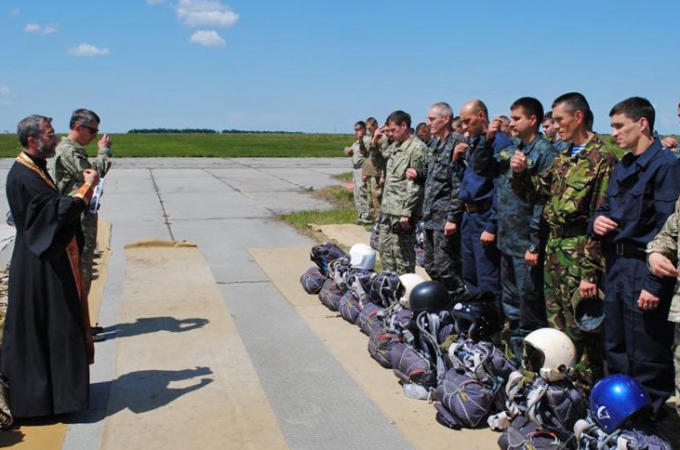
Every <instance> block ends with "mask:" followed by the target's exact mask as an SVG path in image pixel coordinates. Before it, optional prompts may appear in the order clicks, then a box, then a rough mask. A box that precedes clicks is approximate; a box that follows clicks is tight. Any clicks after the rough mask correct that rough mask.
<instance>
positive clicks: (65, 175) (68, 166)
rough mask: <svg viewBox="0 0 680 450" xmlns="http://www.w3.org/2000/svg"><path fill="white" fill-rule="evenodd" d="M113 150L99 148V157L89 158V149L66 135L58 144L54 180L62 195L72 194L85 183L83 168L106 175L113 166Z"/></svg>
mask: <svg viewBox="0 0 680 450" xmlns="http://www.w3.org/2000/svg"><path fill="white" fill-rule="evenodd" d="M110 158H111V150H110V149H109V148H107V147H103V148H100V149H99V153H98V154H97V158H95V159H94V160H93V161H92V162H90V160H88V159H87V151H86V150H85V148H84V147H83V146H82V145H80V144H79V143H77V142H75V141H72V140H71V139H69V138H68V137H64V138H63V139H62V140H61V141H60V142H59V145H57V151H56V156H55V158H54V171H53V173H54V181H55V182H56V184H57V188H59V192H61V193H62V195H71V194H73V193H75V192H77V191H78V189H80V186H82V184H83V183H84V181H85V180H84V178H83V170H85V169H95V170H96V171H97V172H98V173H99V176H100V177H102V178H103V177H105V176H106V174H107V172H108V171H109V169H110V168H111V159H110Z"/></svg>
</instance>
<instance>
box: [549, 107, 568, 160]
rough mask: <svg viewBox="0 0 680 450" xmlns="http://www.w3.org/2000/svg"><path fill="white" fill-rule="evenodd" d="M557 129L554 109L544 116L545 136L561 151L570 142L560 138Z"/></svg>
mask: <svg viewBox="0 0 680 450" xmlns="http://www.w3.org/2000/svg"><path fill="white" fill-rule="evenodd" d="M557 129H558V128H557V126H556V125H555V121H554V120H553V115H552V111H548V112H547V113H545V116H544V117H543V136H544V137H545V138H546V140H547V141H548V142H550V143H551V144H552V145H553V147H555V150H557V151H558V152H560V153H561V152H563V151H564V150H566V149H567V148H568V147H569V142H567V141H562V140H560V136H559V135H558V134H557Z"/></svg>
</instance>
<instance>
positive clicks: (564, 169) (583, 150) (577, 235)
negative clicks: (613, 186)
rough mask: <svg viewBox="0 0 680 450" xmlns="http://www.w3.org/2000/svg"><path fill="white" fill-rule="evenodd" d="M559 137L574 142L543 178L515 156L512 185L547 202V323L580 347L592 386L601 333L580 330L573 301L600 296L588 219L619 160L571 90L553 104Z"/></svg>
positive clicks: (583, 371) (584, 376)
mask: <svg viewBox="0 0 680 450" xmlns="http://www.w3.org/2000/svg"><path fill="white" fill-rule="evenodd" d="M552 108H553V118H554V119H555V123H556V125H557V126H558V134H559V136H560V139H562V140H565V141H570V142H571V144H570V146H569V148H568V149H567V150H565V151H564V152H562V153H560V154H558V155H557V157H556V158H555V160H554V161H553V164H552V166H551V168H550V169H549V170H548V171H547V172H544V173H543V174H539V175H531V173H530V171H527V170H526V169H527V166H528V158H527V157H526V156H525V155H524V154H522V153H519V152H518V153H515V154H514V155H513V157H512V159H511V161H510V167H511V168H512V171H513V172H514V174H513V176H512V178H511V180H510V183H511V185H512V187H513V189H514V190H515V193H516V194H517V196H518V197H520V198H522V199H524V200H525V201H528V202H529V203H533V204H541V203H545V206H544V208H543V218H544V219H545V220H546V222H547V225H548V227H549V233H548V241H547V244H546V249H545V269H544V283H545V284H544V289H545V302H546V310H547V314H548V323H549V325H550V326H552V327H553V328H557V329H559V330H562V331H563V332H565V333H567V334H568V335H569V337H570V338H571V339H572V340H573V341H574V344H575V345H576V349H577V353H578V358H579V359H581V361H580V362H579V364H577V370H578V373H579V377H580V378H581V381H583V382H584V383H585V384H590V383H592V382H593V381H594V379H597V378H600V377H601V376H602V375H603V370H604V368H603V365H602V360H603V355H602V345H601V344H600V341H599V335H597V334H595V333H586V332H584V331H583V330H581V329H580V328H579V327H578V324H577V322H576V320H575V317H574V310H575V306H577V305H572V303H571V298H572V296H573V295H574V292H575V291H578V293H579V295H580V298H583V299H586V298H593V297H597V295H598V283H599V282H600V278H601V275H602V269H603V261H602V254H601V251H600V244H599V242H597V241H595V240H593V239H591V238H590V237H589V236H588V234H587V231H588V219H589V218H590V217H591V216H592V215H593V214H594V213H595V211H596V210H597V208H599V207H600V206H602V204H603V203H604V197H605V192H606V190H607V186H608V184H609V176H610V174H611V171H612V168H613V167H614V165H615V164H616V162H617V160H616V157H615V156H614V154H613V153H612V152H611V150H608V149H606V148H605V147H604V143H603V142H602V141H601V140H600V139H599V138H598V137H597V135H595V133H593V131H592V125H593V113H592V111H591V110H590V105H588V102H587V100H586V99H585V97H584V96H583V95H581V94H579V93H576V92H571V93H568V94H564V95H562V96H560V97H558V98H557V99H556V100H555V101H554V102H553V105H552Z"/></svg>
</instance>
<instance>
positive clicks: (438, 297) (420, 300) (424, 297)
mask: <svg viewBox="0 0 680 450" xmlns="http://www.w3.org/2000/svg"><path fill="white" fill-rule="evenodd" d="M409 305H410V309H411V311H413V312H414V313H419V312H421V311H430V312H433V311H442V310H444V309H448V308H450V307H451V297H450V296H449V291H448V290H447V289H446V286H444V285H443V284H442V283H440V282H438V281H424V282H422V283H420V284H418V285H416V286H415V287H414V288H413V290H412V291H411V295H410V296H409Z"/></svg>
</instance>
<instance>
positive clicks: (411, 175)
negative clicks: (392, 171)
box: [405, 167, 418, 180]
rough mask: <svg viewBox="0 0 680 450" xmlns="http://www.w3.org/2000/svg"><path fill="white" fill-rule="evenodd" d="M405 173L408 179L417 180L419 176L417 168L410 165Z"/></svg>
mask: <svg viewBox="0 0 680 450" xmlns="http://www.w3.org/2000/svg"><path fill="white" fill-rule="evenodd" d="M405 175H406V178H407V179H409V180H415V179H416V177H417V176H418V172H416V169H414V168H413V167H409V168H408V169H406V173H405Z"/></svg>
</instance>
